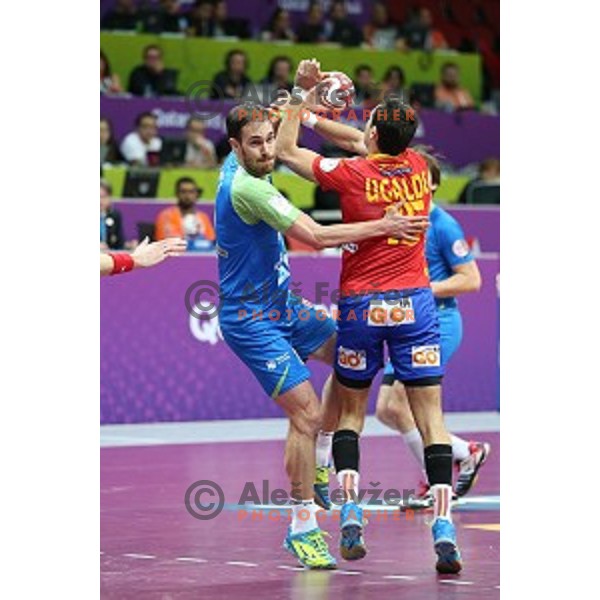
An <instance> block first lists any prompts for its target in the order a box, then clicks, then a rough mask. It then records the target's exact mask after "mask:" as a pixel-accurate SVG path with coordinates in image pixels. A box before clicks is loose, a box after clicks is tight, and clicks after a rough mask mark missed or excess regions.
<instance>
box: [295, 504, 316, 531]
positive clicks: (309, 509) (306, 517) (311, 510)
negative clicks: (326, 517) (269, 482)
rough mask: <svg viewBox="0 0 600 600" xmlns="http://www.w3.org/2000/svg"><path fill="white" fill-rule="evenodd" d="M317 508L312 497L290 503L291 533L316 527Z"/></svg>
mask: <svg viewBox="0 0 600 600" xmlns="http://www.w3.org/2000/svg"><path fill="white" fill-rule="evenodd" d="M317 510H318V506H317V505H316V504H315V501H314V500H313V499H312V498H311V499H310V500H302V502H298V503H294V504H292V534H294V533H306V532H307V531H311V530H312V529H316V528H317V527H318V526H319V524H318V523H317Z"/></svg>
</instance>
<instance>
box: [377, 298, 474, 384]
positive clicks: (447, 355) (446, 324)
mask: <svg viewBox="0 0 600 600" xmlns="http://www.w3.org/2000/svg"><path fill="white" fill-rule="evenodd" d="M438 319H439V322H440V352H441V359H442V365H444V367H445V366H446V365H447V364H448V361H449V360H450V359H451V358H452V355H453V354H454V353H455V352H456V351H457V350H458V347H459V346H460V343H461V342H462V337H463V326H462V317H461V315H460V311H459V310H458V308H456V307H453V308H438ZM394 379H395V376H394V366H393V365H392V363H391V361H388V362H387V364H386V365H385V370H384V372H383V383H387V384H388V385H391V384H392V383H393V380H394Z"/></svg>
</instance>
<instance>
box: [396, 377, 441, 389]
mask: <svg viewBox="0 0 600 600" xmlns="http://www.w3.org/2000/svg"><path fill="white" fill-rule="evenodd" d="M442 379H443V377H442V375H436V376H435V377H421V378H420V379H411V380H410V381H403V382H402V384H403V385H404V387H429V386H432V385H440V383H442Z"/></svg>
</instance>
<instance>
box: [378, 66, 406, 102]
mask: <svg viewBox="0 0 600 600" xmlns="http://www.w3.org/2000/svg"><path fill="white" fill-rule="evenodd" d="M405 85H406V77H405V75H404V71H403V70H402V69H401V68H400V67H399V66H398V65H392V66H391V67H389V68H388V70H387V71H386V72H385V75H384V76H383V81H382V91H383V94H384V96H386V97H387V96H392V95H393V96H398V97H399V98H405V96H406V98H405V100H404V101H405V102H407V101H408V94H407V93H406V91H405Z"/></svg>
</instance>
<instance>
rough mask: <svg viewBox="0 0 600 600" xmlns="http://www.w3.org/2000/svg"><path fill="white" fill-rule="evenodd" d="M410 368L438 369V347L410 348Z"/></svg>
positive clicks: (439, 362)
mask: <svg viewBox="0 0 600 600" xmlns="http://www.w3.org/2000/svg"><path fill="white" fill-rule="evenodd" d="M411 354H412V366H413V367H439V366H440V364H441V361H440V347H439V345H437V344H436V345H434V346H413V347H412V353H411Z"/></svg>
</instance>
